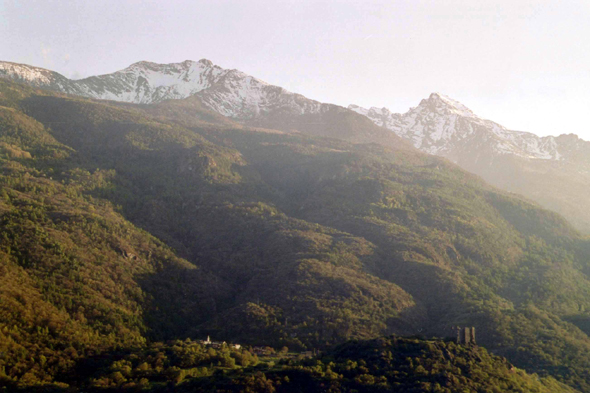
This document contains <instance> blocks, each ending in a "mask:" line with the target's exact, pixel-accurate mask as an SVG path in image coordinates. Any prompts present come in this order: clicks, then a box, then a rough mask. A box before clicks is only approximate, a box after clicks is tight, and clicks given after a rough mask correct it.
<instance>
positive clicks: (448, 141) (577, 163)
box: [0, 59, 590, 233]
mask: <svg viewBox="0 0 590 393" xmlns="http://www.w3.org/2000/svg"><path fill="white" fill-rule="evenodd" d="M0 77H5V78H10V79H13V80H16V81H20V82H25V83H28V84H30V85H33V86H35V87H40V88H46V89H50V90H54V91H59V92H62V93H67V94H74V95H79V96H84V97H90V98H96V99H107V100H115V101H123V102H129V103H139V104H150V103H160V102H164V101H166V100H171V99H174V100H181V99H190V100H193V101H194V100H195V99H197V100H198V101H199V102H200V103H201V104H202V106H203V107H204V108H205V109H208V110H212V111H214V112H216V113H219V114H221V115H223V116H225V117H228V118H231V119H233V120H237V121H240V122H242V123H245V124H248V125H250V126H258V127H266V128H273V129H280V130H284V131H299V132H303V133H306V134H311V135H316V136H327V137H336V138H340V139H345V140H347V141H351V142H356V143H369V142H372V143H379V144H383V145H386V146H396V147H399V146H400V145H403V143H404V142H402V141H401V140H400V139H399V138H396V137H394V135H389V134H388V133H384V132H383V131H384V129H387V130H390V131H393V133H394V134H395V135H396V136H399V137H400V138H401V139H402V140H405V141H407V142H410V144H411V145H413V146H414V147H415V148H417V149H420V150H422V151H424V152H427V153H429V154H435V155H439V156H443V157H445V158H448V159H449V160H451V161H453V162H455V163H457V164H459V165H460V166H461V167H463V168H464V169H467V170H469V171H471V172H473V173H476V174H478V175H480V176H482V177H483V178H484V179H485V180H486V181H488V182H490V183H492V184H494V185H496V186H498V187H501V188H504V189H506V190H509V191H512V192H516V193H520V194H522V195H525V196H527V197H528V198H530V199H532V200H534V201H536V202H538V203H540V204H541V205H543V206H545V207H546V208H549V209H552V210H555V211H557V212H559V213H561V214H562V215H564V216H565V217H566V218H567V219H568V220H570V221H571V222H572V223H573V224H574V225H575V226H576V227H577V228H578V229H580V230H582V231H584V232H586V233H590V199H589V198H587V195H589V194H590V143H589V142H586V141H583V140H582V139H580V138H578V137H577V136H576V135H574V134H567V135H565V134H564V135H560V136H557V137H554V136H547V137H539V136H537V135H535V134H532V133H529V132H522V131H513V130H508V129H506V128H505V127H503V126H501V125H500V124H497V123H495V122H493V121H490V120H486V119H483V118H480V117H478V116H477V115H475V114H474V113H473V112H472V111H471V110H469V109H468V108H467V107H466V106H464V105H463V104H461V103H459V102H458V101H455V100H453V99H451V98H449V97H447V96H445V95H443V94H439V93H433V94H431V95H430V97H429V98H428V99H424V100H422V101H421V102H420V104H419V105H418V106H417V107H415V108H411V109H410V110H409V111H408V112H406V113H404V114H397V113H392V112H391V111H389V110H388V109H387V108H370V109H365V108H362V107H359V106H357V105H350V106H349V107H348V109H346V108H343V107H340V106H337V105H332V104H326V103H320V102H318V101H315V100H312V99H308V98H306V97H304V96H302V95H299V94H296V93H292V92H289V91H287V90H285V89H283V88H282V87H279V86H273V85H270V84H268V83H266V82H263V81H261V80H259V79H256V78H254V77H252V76H249V75H247V74H244V73H243V72H241V71H238V70H227V69H223V68H221V67H219V66H216V65H214V64H213V63H212V62H211V61H209V60H206V59H202V60H199V61H197V62H195V61H190V60H187V61H184V62H182V63H173V64H156V63H151V62H146V61H141V62H138V63H135V64H132V65H131V66H129V67H127V68H126V69H124V70H121V71H117V72H114V73H112V74H107V75H100V76H92V77H89V78H85V79H81V80H71V79H68V78H66V77H64V76H63V75H61V74H58V73H56V72H53V71H49V70H45V69H42V68H38V67H33V66H29V65H24V64H16V63H9V62H0ZM353 112H356V113H357V114H361V115H363V116H365V117H367V118H368V119H370V120H371V121H372V122H373V123H374V124H375V125H377V126H378V127H375V128H372V129H371V128H370V127H368V126H367V124H364V123H363V121H362V119H360V118H358V117H354V116H353V115H352V113H353ZM335 118H338V119H339V120H338V121H335Z"/></svg>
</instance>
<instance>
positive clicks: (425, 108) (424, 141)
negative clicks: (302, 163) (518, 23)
mask: <svg viewBox="0 0 590 393" xmlns="http://www.w3.org/2000/svg"><path fill="white" fill-rule="evenodd" d="M349 109H351V110H353V111H355V112H357V113H360V114H362V115H365V116H367V117H368V118H370V119H371V120H372V121H373V122H374V123H375V124H377V125H379V126H382V127H385V128H388V129H389V130H391V131H393V132H395V133H396V134H397V135H399V136H401V137H402V138H404V139H407V140H409V141H411V142H412V144H413V145H414V146H415V147H416V148H418V149H420V150H423V151H425V152H427V153H430V154H436V155H442V156H445V157H447V158H449V159H451V160H453V161H455V162H457V161H458V160H459V156H460V155H461V154H463V152H464V151H479V152H481V151H484V150H485V151H489V152H491V153H493V154H500V155H505V154H513V155H516V156H518V157H523V158H534V159H545V160H559V159H561V158H562V154H561V153H560V152H559V150H560V149H559V144H558V143H557V142H556V138H555V137H551V136H549V137H539V136H537V135H534V134H532V133H528V132H521V131H512V130H508V129H506V128H505V127H503V126H501V125H500V124H497V123H494V122H493V121H490V120H486V119H483V118H481V117H479V116H477V115H476V114H474V113H473V112H472V111H471V110H470V109H469V108H467V107H466V106H465V105H463V104H461V103H460V102H459V101H457V100H454V99H452V98H450V97H448V96H446V95H444V94H441V93H432V94H431V95H430V96H429V97H428V98H427V99H423V100H422V101H420V104H419V105H418V106H417V107H415V108H411V109H410V110H409V111H408V112H406V113H404V114H398V113H392V112H391V111H389V110H388V109H387V108H381V109H379V108H374V107H373V108H371V109H365V108H362V107H360V106H358V105H350V106H349Z"/></svg>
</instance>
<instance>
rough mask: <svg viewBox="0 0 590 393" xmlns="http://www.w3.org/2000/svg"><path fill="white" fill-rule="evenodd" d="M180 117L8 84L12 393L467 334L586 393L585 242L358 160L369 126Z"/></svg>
mask: <svg viewBox="0 0 590 393" xmlns="http://www.w3.org/2000/svg"><path fill="white" fill-rule="evenodd" d="M188 100H189V101H176V102H175V103H167V102H163V103H160V104H157V105H142V106H135V105H131V104H116V103H112V102H101V101H91V100H87V99H80V98H71V97H66V96H61V95H58V94H54V93H49V92H42V91H36V90H33V89H31V88H28V87H25V86H22V85H18V84H14V83H10V82H6V81H0V174H1V177H0V182H1V183H0V184H1V185H2V189H1V191H0V192H1V195H0V196H1V198H0V220H1V222H2V235H1V238H0V282H1V285H0V312H1V313H2V317H1V319H0V353H3V354H4V355H3V356H2V357H0V381H2V382H4V383H10V384H11V385H12V386H15V385H19V384H20V385H35V384H46V383H53V382H63V383H68V384H73V385H75V383H76V382H75V378H73V377H72V373H73V372H74V370H76V367H79V365H80V364H82V363H83V362H84V361H85V359H88V358H91V357H95V356H98V355H101V354H103V355H104V356H106V354H109V353H112V352H113V351H121V350H126V351H135V350H137V351H140V350H143V349H145V348H146V346H149V345H153V342H154V341H158V340H172V339H181V340H184V339H186V338H192V339H199V338H204V337H206V336H207V335H211V336H213V337H216V338H218V339H221V340H227V341H230V342H238V343H242V344H245V345H270V346H273V347H275V348H281V347H283V346H288V347H289V348H291V349H293V350H297V351H302V350H311V349H326V348H328V347H330V346H331V345H334V344H339V343H342V342H344V341H346V340H349V339H371V338H375V337H378V336H382V335H385V334H391V333H396V334H404V335H409V334H417V333H420V334H422V335H424V336H427V337H430V336H439V337H445V336H449V335H450V334H451V330H450V329H451V327H452V326H455V325H466V326H475V327H476V328H477V331H478V343H479V344H480V345H482V346H485V347H486V348H488V349H489V350H490V351H491V352H493V353H495V354H500V355H503V356H506V357H507V358H508V359H509V361H511V362H512V363H514V364H515V365H516V366H517V367H519V368H523V369H525V370H527V371H530V372H536V373H538V374H539V375H541V376H547V375H551V376H553V377H555V378H556V379H557V380H559V381H562V382H565V383H567V384H569V385H570V386H572V387H575V388H577V389H580V390H583V391H588V390H590V373H589V372H588V371H587V370H589V369H590V339H589V338H588V336H587V334H586V332H587V331H589V328H588V326H590V324H589V321H590V319H589V317H590V315H589V314H588V313H587V311H586V310H589V309H590V293H589V292H590V281H589V278H588V275H587V274H588V273H589V269H588V268H589V266H588V261H589V260H590V242H589V241H588V239H587V238H586V237H583V236H582V235H580V234H579V233H578V232H576V231H575V230H574V229H573V228H572V227H571V226H570V225H569V224H568V223H567V222H566V221H565V220H564V219H563V218H561V217H560V216H558V215H557V214H555V213H552V212H550V211H547V210H543V209H541V208H539V207H538V206H537V205H535V204H533V203H531V202H528V201H526V200H524V199H523V198H521V197H518V196H516V195H511V194H508V193H505V192H502V191H499V190H497V189H495V188H492V187H490V186H488V185H487V184H485V183H484V182H483V181H482V180H481V179H479V178H477V177H476V176H474V175H471V174H468V173H466V172H465V171H463V170H461V169H459V168H458V167H457V166H455V165H453V164H451V163H450V162H448V161H446V160H444V159H442V158H437V157H433V156H428V155H425V154H423V153H420V152H417V151H414V150H413V149H411V148H408V147H407V146H406V145H405V144H400V145H399V148H398V147H397V146H396V144H395V140H387V143H383V144H381V143H378V142H379V141H378V140H368V139H367V138H368V137H366V136H365V137H363V138H361V139H359V140H356V139H355V138H354V137H353V136H354V133H355V132H359V133H362V132H363V130H364V131H366V132H367V133H368V134H367V135H369V136H370V135H371V133H370V130H371V129H368V130H367V129H364V128H363V122H362V121H361V122H359V121H358V119H357V118H356V117H355V116H356V115H355V116H351V117H349V115H338V114H334V116H333V117H331V115H329V116H328V115H326V116H324V117H322V119H321V120H322V124H323V126H322V127H321V129H320V131H321V132H320V131H318V132H315V131H314V130H311V131H309V130H307V129H306V128H305V127H304V125H305V122H302V123H301V124H302V125H301V126H299V129H297V131H298V132H289V130H288V129H286V128H285V129H283V131H275V130H269V129H258V128H255V127H252V126H247V125H240V124H236V123H233V122H231V121H229V120H227V119H224V118H220V117H219V116H218V115H215V114H213V113H211V112H208V111H207V110H205V109H203V108H202V107H201V106H199V103H198V101H193V102H191V101H190V100H191V99H190V98H189V99H188ZM193 110H194V111H193ZM192 113H196V115H194V116H193V115H191V114H192ZM359 116H360V115H359ZM366 120H367V122H368V119H366ZM372 126H373V125H371V127H372ZM340 127H341V128H343V129H347V130H348V131H347V132H348V133H352V134H346V135H345V138H344V139H346V141H345V140H343V139H337V138H336V137H337V136H338V133H337V131H338V129H339V128H340ZM306 130H307V131H306ZM355 130H357V131H355ZM328 131H329V133H328ZM306 133H307V134H314V135H315V136H313V135H311V136H310V135H306ZM318 135H323V136H326V135H328V136H330V137H331V138H326V137H321V136H318ZM351 135H352V137H351ZM360 142H363V143H360ZM367 142H373V143H367ZM441 350H442V349H441ZM453 350H454V349H453ZM457 350H460V349H457ZM443 352H444V351H443ZM347 356H348V355H347ZM482 356H483V355H482ZM486 356H487V355H486ZM476 358H477V357H476ZM484 360H485V359H484ZM474 361H475V360H474ZM412 367H413V366H412ZM378 368H379V367H378ZM338 373H342V372H340V371H338ZM371 374H372V375H374V376H377V377H379V375H380V374H379V373H377V374H374V373H371ZM322 378H324V377H322ZM2 382H0V383H2ZM388 383H389V382H388ZM400 383H401V382H400ZM466 383H467V382H466ZM351 386H352V385H351ZM539 389H540V388H539ZM418 391H419V390H418ZM515 391H518V390H515ZM538 391H543V390H538Z"/></svg>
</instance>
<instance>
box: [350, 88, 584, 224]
mask: <svg viewBox="0 0 590 393" xmlns="http://www.w3.org/2000/svg"><path fill="white" fill-rule="evenodd" d="M349 109H351V110H353V111H355V112H357V113H359V114H362V115H364V116H367V117H368V118H369V119H371V120H372V121H373V122H374V123H375V124H376V125H379V126H381V127H384V128H387V129H389V130H391V131H393V132H394V133H395V134H397V135H398V136H400V137H402V138H404V139H406V140H408V141H409V142H411V143H412V144H413V145H414V147H416V148H418V149H420V150H422V151H424V152H427V153H430V154H435V155H439V156H443V157H446V158H448V159H450V160H451V161H453V162H455V163H457V164H459V165H461V166H462V167H463V168H465V169H467V170H469V171H471V172H474V173H476V174H478V175H480V176H482V177H483V178H484V179H485V180H487V181H488V182H490V183H492V184H494V185H496V186H499V187H502V188H504V189H507V190H509V191H513V192H517V193H520V194H523V195H525V196H527V197H529V198H531V199H533V200H535V201H537V202H538V203H540V204H542V205H543V206H545V207H547V208H550V209H553V210H556V211H558V212H559V213H561V214H563V215H564V216H565V217H567V218H568V219H569V220H570V221H571V222H572V223H574V224H575V225H576V226H577V227H578V229H581V230H583V231H585V232H590V213H589V210H590V209H589V208H590V202H588V200H587V198H586V195H588V193H589V192H590V142H586V141H584V140H582V139H580V138H578V137H577V136H576V135H574V134H569V135H560V136H557V137H555V136H546V137H540V136H537V135H535V134H532V133H529V132H522V131H513V130H509V129H507V128H505V127H503V126H501V125H500V124H498V123H495V122H493V121H490V120H486V119H483V118H481V117H478V116H477V115H475V114H474V113H473V112H472V111H471V110H469V109H468V108H467V107H466V106H464V105H463V104H461V103H459V102H458V101H455V100H453V99H452V98H449V97H447V96H444V95H442V94H439V93H433V94H431V95H430V97H429V98H428V99H425V100H422V101H421V102H420V104H419V105H418V106H417V107H415V108H411V109H410V110H409V111H408V112H406V113H404V114H398V113H392V112H391V111H389V110H388V109H387V108H374V107H373V108H370V109H365V108H362V107H360V106H357V105H350V106H349Z"/></svg>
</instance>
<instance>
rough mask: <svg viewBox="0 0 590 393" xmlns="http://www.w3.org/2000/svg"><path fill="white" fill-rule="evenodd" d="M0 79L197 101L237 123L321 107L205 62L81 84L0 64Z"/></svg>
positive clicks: (135, 70)
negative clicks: (278, 111)
mask: <svg viewBox="0 0 590 393" xmlns="http://www.w3.org/2000/svg"><path fill="white" fill-rule="evenodd" d="M0 77H4V78H9V79H13V80H17V81H19V82H25V83H28V84H31V85H33V86H35V87H43V88H49V89H52V90H56V91H60V92H64V93H68V94H75V95H80V96H84V97H90V98H97V99H106V100H114V101H125V102H132V103H140V104H149V103H156V102H160V101H164V100H168V99H182V98H187V97H189V96H193V95H198V96H199V98H200V99H201V101H202V102H203V103H204V105H205V106H206V107H208V108H209V109H212V110H214V111H216V112H218V113H220V114H222V115H224V116H227V117H232V118H236V119H254V118H256V117H259V116H261V115H262V114H264V113H266V112H268V111H270V110H274V109H277V108H281V110H283V111H287V112H289V113H295V114H307V113H318V112H319V111H321V106H322V104H321V103H319V102H317V101H314V100H310V99H307V98H305V97H303V96H300V95H298V94H295V93H291V92H289V91H287V90H285V89H283V88H281V87H278V86H272V85H270V84H268V83H266V82H264V81H261V80H259V79H256V78H254V77H252V76H250V75H247V74H245V73H243V72H241V71H238V70H235V69H232V70H228V69H223V68H221V67H219V66H217V65H214V64H213V62H211V61H210V60H207V59H201V60H199V61H192V60H185V61H183V62H181V63H171V64H158V63H153V62H149V61H140V62H137V63H133V64H131V65H130V66H129V67H127V68H125V69H122V70H120V71H117V72H114V73H112V74H106V75H99V76H91V77H89V78H84V79H80V80H71V79H68V78H66V77H64V76H63V75H60V74H58V73H55V72H52V71H48V70H44V69H42V68H38V67H32V66H28V65H24V64H15V63H8V62H0Z"/></svg>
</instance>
